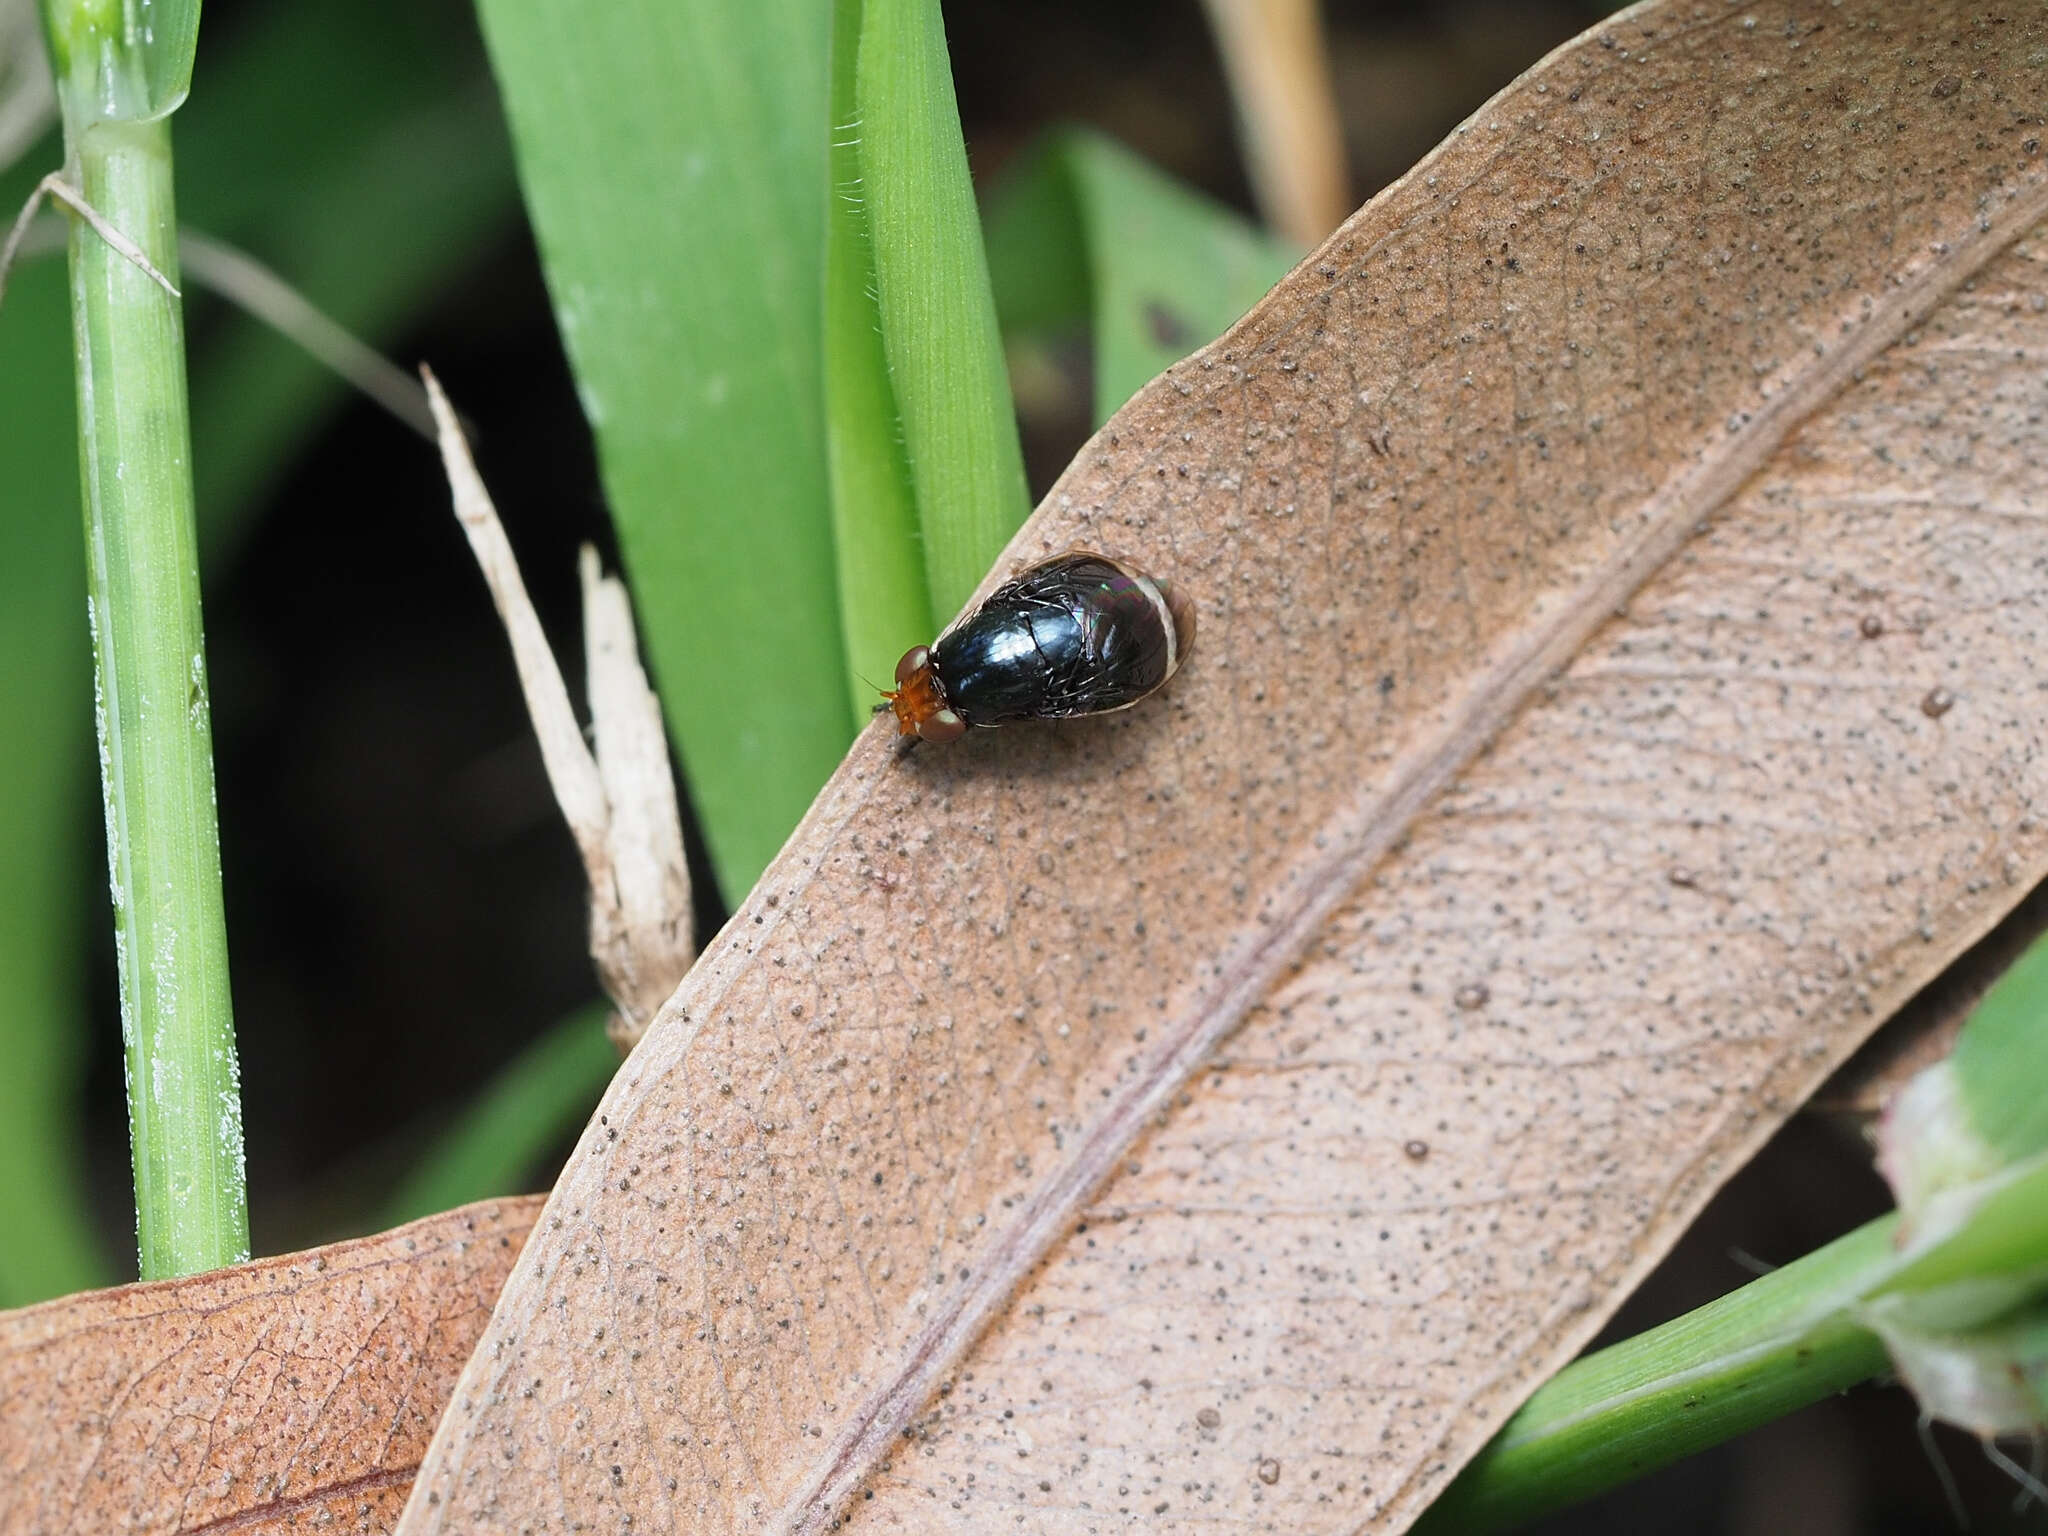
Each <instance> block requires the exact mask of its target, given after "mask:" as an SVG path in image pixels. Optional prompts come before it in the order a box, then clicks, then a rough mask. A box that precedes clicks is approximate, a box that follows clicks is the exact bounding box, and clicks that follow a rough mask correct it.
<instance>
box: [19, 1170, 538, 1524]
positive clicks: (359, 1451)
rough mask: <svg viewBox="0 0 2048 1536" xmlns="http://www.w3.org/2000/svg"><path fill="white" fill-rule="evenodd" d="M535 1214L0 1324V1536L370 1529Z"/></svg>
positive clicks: (388, 1519) (101, 1297) (502, 1212)
mask: <svg viewBox="0 0 2048 1536" xmlns="http://www.w3.org/2000/svg"><path fill="white" fill-rule="evenodd" d="M539 1212H540V1198H539V1197H538V1196H532V1197H529V1198H526V1199H521V1200H493V1201H485V1202H483V1203H481V1204H478V1205H468V1206H464V1207H463V1208H462V1209H460V1210H456V1211H449V1212H447V1213H445V1214H443V1215H440V1216H430V1217H428V1218H427V1219H426V1220H425V1221H416V1222H413V1223H412V1224H411V1225H409V1226H404V1227H400V1228H398V1229H397V1230H396V1231H393V1232H384V1233H380V1234H379V1235H377V1236H376V1237H366V1238H362V1239H359V1240H357V1241H354V1242H347V1243H335V1244H332V1245H330V1246H328V1247H325V1248H317V1249H314V1250H313V1251H312V1252H310V1253H296V1254H288V1255H286V1256H284V1257H283V1258H275V1259H262V1260H259V1261H258V1262H256V1263H254V1264H243V1265H239V1266H237V1267H236V1268H233V1269H224V1270H216V1271H214V1272H213V1273H211V1274H204V1275H190V1276H187V1277H186V1278H184V1279H182V1280H161V1281H156V1282H154V1283H152V1284H148V1285H125V1286H121V1287H120V1288H118V1289H116V1290H110V1291H88V1292H86V1293H85V1294H83V1295H79V1296H67V1297H65V1298H64V1299H63V1300H61V1301H52V1302H48V1303H45V1304H44V1305H42V1306H39V1307H28V1308H25V1309H23V1310H22V1311H19V1312H8V1313H4V1314H0V1533H7V1536H15V1533H20V1536H30V1533H42V1532H51V1531H152V1532H180V1533H193V1536H196V1533H199V1532H211V1531H219V1532H225V1531H233V1532H235V1533H237V1536H250V1533H262V1532H269V1531H276V1532H282V1531H287V1530H297V1531H304V1530H333V1531H351V1532H378V1531H386V1530H389V1529H390V1528H391V1524H392V1522H393V1521H394V1520H395V1519H396V1518H397V1516H398V1511H399V1508H400V1506H401V1505H402V1504H403V1503H404V1501H405V1494H406V1490H407V1489H408V1488H410V1487H411V1486H412V1477H413V1472H414V1470H415V1468H417V1467H418V1465H419V1459H420V1455H421V1453H422V1452H423V1451H425V1449H426V1446H427V1437H428V1436H429V1435H430V1434H431V1433H432V1432H433V1427H434V1422H435V1420H436V1419H437V1418H438V1417H439V1416H440V1413H441V1409H442V1408H443V1406H444V1405H445V1404H446V1403H447V1401H448V1391H449V1388H450V1387H451V1386H453V1384H454V1381H455V1374H456V1372H457V1370H458V1369H459V1368H460V1367H461V1365H462V1362H463V1360H464V1359H466V1358H467V1357H468V1355H469V1352H470V1349H471V1348H472V1346H474V1345H475V1343H476V1339H477V1335H478V1334H479V1333H480V1332H481V1331H482V1329H483V1324H484V1319H485V1317H486V1316H487V1315H488V1314H489V1310H490V1305H491V1302H492V1300H493V1299H494V1298H495V1297H496V1296H497V1294H498V1287H499V1286H500V1285H501V1284H502V1283H503V1281H504V1278H505V1273H506V1271H507V1270H509V1269H510V1268H511V1267H512V1260H513V1258H514V1257H515V1256H516V1255H517V1253H518V1251H519V1246H520V1244H521V1243H523V1242H524V1241H525V1240H526V1234H527V1231H528V1229H529V1228H530V1227H531V1226H532V1225H533V1221H534V1218H535V1217H536V1216H537V1215H538V1214H539Z"/></svg>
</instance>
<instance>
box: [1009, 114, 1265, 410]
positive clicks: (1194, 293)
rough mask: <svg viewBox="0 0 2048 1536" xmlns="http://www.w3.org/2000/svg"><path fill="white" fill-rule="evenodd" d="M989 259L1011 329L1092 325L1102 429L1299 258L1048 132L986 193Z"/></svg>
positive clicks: (1068, 136)
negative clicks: (996, 186) (1149, 383)
mask: <svg viewBox="0 0 2048 1536" xmlns="http://www.w3.org/2000/svg"><path fill="white" fill-rule="evenodd" d="M988 253H989V257H988V259H989V272H990V276H991V277H992V279H993V281H994V285H995V293H996V302H997V305H998V308H999V312H1000V314H1001V316H1002V322H1003V328H1004V330H1005V331H1006V332H1010V333H1012V334H1015V333H1018V332H1025V331H1043V330H1051V329H1055V328H1058V327H1060V326H1063V325H1066V324H1072V323H1077V322H1085V323H1086V324H1087V325H1088V327H1089V332H1090V335H1091V337H1092V340H1093V343H1094V349H1095V420H1096V421H1097V422H1098V423H1100V422H1103V421H1107V420H1108V419H1109V417H1110V416H1111V414H1112V413H1114V412H1115V410H1116V408H1117V407H1118V406H1120V405H1122V404H1123V403H1124V401H1126V400H1128V399H1129V398H1130V397H1131V396H1132V395H1133V394H1135V393H1136V392H1137V391H1138V390H1139V389H1140V388H1141V387H1142V386H1143V385H1145V384H1146V383H1147V382H1149V381H1150V380H1151V379H1153V378H1155V377H1157V376H1158V375H1159V374H1160V373H1161V372H1162V371H1164V370H1165V369H1166V367H1167V366H1168V365H1169V364H1172V363H1175V362H1178V361H1179V360H1180V359H1181V358H1183V357H1185V356H1187V354H1188V353H1190V352H1192V351H1194V350H1195V349H1196V348H1197V347H1200V346H1204V345H1206V344H1207V343H1209V342H1211V341H1213V340H1215V338H1216V337H1218V336H1220V335H1221V334H1222V333H1223V332H1224V331H1225V330H1227V329H1228V328H1229V327H1230V326H1231V324H1232V323H1234V322H1235V321H1236V320H1237V318H1238V317H1239V316H1240V315H1242V314H1243V313H1244V312H1245V311H1246V310H1248V309H1250V308H1251V307H1252V305H1254V304H1255V303H1257V302H1258V301H1259V299H1260V298H1262V297H1263V296H1264V295H1265V293H1266V290H1267V289H1269V288H1271V287H1272V286H1273V284H1275V283H1277V282H1278V281H1279V280H1280V279H1281V278H1282V277H1284V276H1285V275H1286V274H1287V272H1288V271H1289V270H1290V269H1291V268H1292V267H1293V266H1294V264H1295V263H1296V262H1297V261H1298V260H1300V257H1301V253H1300V252H1299V251H1298V250H1296V249H1294V248H1293V247H1291V246H1289V245H1288V244H1286V243H1285V242H1284V241H1281V240H1279V239H1277V238H1275V237H1274V236H1271V235H1268V234H1266V233H1264V232H1263V231H1261V230H1259V229H1258V228H1257V227H1256V226H1254V225H1252V224H1251V223H1249V222H1247V221H1246V220H1245V219H1243V218H1241V217H1240V216H1238V215H1237V214H1235V213H1233V212H1231V211H1230V210H1229V209H1227V208H1225V207H1223V206H1222V205H1221V204H1219V203H1215V202H1211V201H1210V200H1209V199H1208V198H1206V197H1203V196H1201V195H1200V194H1199V193H1196V192H1193V191H1190V190H1189V189H1188V188H1186V187H1184V186H1181V185H1180V184H1179V183H1177V182H1175V181H1173V180H1172V179H1171V178H1169V177H1167V176H1165V175H1163V174H1161V173H1160V172H1159V171H1157V170H1155V169H1153V168H1152V167H1151V166H1149V165H1147V164H1146V163H1145V162H1144V161H1143V160H1141V159H1139V158H1138V157H1137V156H1136V155H1134V154H1132V153H1131V152H1130V151H1129V150H1127V149H1125V148H1124V147H1123V146H1121V145H1120V144H1117V143H1116V142H1115V141H1113V140H1111V139H1108V138H1105V137H1103V136H1102V135H1101V134H1098V133H1093V132H1089V131H1087V130H1082V129H1072V130H1063V131H1060V132H1057V133H1054V134H1052V135H1050V136H1049V137H1048V138H1047V139H1046V140H1045V142H1044V143H1043V144H1042V145H1041V146H1040V147H1039V148H1038V149H1037V150H1036V151H1035V152H1034V153H1032V154H1030V155H1029V156H1027V157H1026V158H1025V160H1024V163H1023V164H1022V165H1021V166H1019V167H1018V168H1017V169H1016V170H1015V171H1014V172H1012V173H1011V174H1010V175H1009V176H1008V177H1006V178H1005V179H1004V181H1003V183H1002V184H1001V185H1000V186H999V187H998V188H997V189H996V190H995V192H994V193H993V194H992V195H991V197H990V199H989V218H988Z"/></svg>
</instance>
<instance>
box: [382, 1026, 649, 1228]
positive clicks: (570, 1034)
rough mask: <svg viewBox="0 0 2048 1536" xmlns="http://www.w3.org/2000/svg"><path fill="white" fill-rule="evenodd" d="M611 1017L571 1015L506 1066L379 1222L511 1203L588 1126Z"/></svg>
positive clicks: (610, 1060) (605, 1070) (608, 1073)
mask: <svg viewBox="0 0 2048 1536" xmlns="http://www.w3.org/2000/svg"><path fill="white" fill-rule="evenodd" d="M609 1012H610V1010H609V1009H607V1008H605V1007H602V1006H594V1007H590V1008H586V1009H584V1010H582V1011H581V1012H580V1013H575V1014H572V1015H570V1016H569V1017H568V1018H566V1019H564V1020H563V1021H562V1022H561V1023H560V1024H557V1025H556V1026H555V1027H554V1028H553V1029H552V1030H551V1031H549V1032H548V1033H547V1034H545V1035H543V1036H542V1037H541V1038H540V1039H538V1040H536V1041H535V1042H534V1043H533V1044H532V1045H530V1046H528V1047H527V1048H526V1049H525V1050H524V1051H522V1052H520V1054H519V1055H518V1056H517V1057H515V1058H514V1059H513V1060H512V1061H511V1062H510V1063H508V1064H507V1065H506V1066H505V1067H504V1068H503V1069H502V1070H501V1071H500V1072H499V1073H498V1075H497V1076H496V1077H495V1078H493V1079H492V1080H491V1082H490V1083H489V1084H488V1085H486V1086H485V1088H484V1089H483V1091H482V1092H481V1093H479V1094H478V1095H477V1096H476V1098H475V1099H474V1100H473V1101H472V1102H471V1103H470V1105H469V1107H468V1108H466V1109H465V1110H464V1111H463V1112H462V1114H461V1116H460V1117H459V1118H458V1119H457V1120H456V1121H455V1122H454V1123H453V1124H452V1125H450V1126H449V1127H448V1129H447V1130H446V1132H444V1133H443V1134H442V1136H441V1137H440V1138H439V1140H438V1141H437V1142H436V1143H435V1145H433V1146H432V1147H431V1148H429V1149H428V1151H427V1152H426V1154H425V1155H424V1156H423V1157H421V1158H420V1160H419V1162H418V1163H417V1164H416V1165H415V1166H414V1167H413V1169H412V1170H411V1172H410V1173H409V1174H408V1175H407V1176H406V1179H405V1182H404V1183H403V1184H402V1185H401V1186H400V1187H399V1189H398V1191H397V1192H396V1193H395V1194H394V1195H393V1196H392V1197H391V1200H390V1203H389V1204H388V1205H387V1206H386V1207H385V1210H384V1215H383V1219H382V1223H381V1224H382V1225H383V1226H384V1227H395V1226H398V1225H400V1224H401V1223H403V1222H408V1221H413V1220H416V1219H417V1218H419V1217H421V1216H431V1215H433V1214H434V1212H436V1211H447V1210H453V1209H454V1208H455V1207H456V1206H458V1205H464V1204H467V1203H468V1202H469V1201H471V1200H483V1199H486V1198H488V1197H490V1196H492V1195H516V1194H519V1193H521V1192H522V1191H523V1190H524V1188H525V1181H526V1180H527V1178H528V1177H529V1175H531V1174H532V1172H533V1169H534V1165H535V1164H536V1163H537V1162H538V1161H539V1160H540V1158H541V1157H542V1155H543V1154H545V1153H546V1152H547V1151H548V1149H549V1148H551V1147H553V1146H555V1145H556V1144H557V1143H558V1142H560V1141H562V1140H563V1139H564V1138H565V1137H566V1136H568V1135H569V1133H570V1132H571V1131H573V1130H574V1129H575V1128H576V1127H577V1126H579V1125H581V1124H582V1123H583V1122H584V1121H585V1120H586V1119H588V1118H589V1116H590V1112H591V1111H592V1110H593V1109H594V1108H595V1107H596V1105H597V1101H598V1098H599V1096H600V1095H601V1094H602V1093H603V1092H604V1085H605V1084H606V1083H608V1082H610V1081H611V1079H612V1073H613V1072H614V1071H616V1070H617V1069H618V1065H619V1053H618V1051H617V1050H616V1049H615V1048H614V1047H613V1045H612V1043H611V1041H610V1040H609V1039H607V1038H606V1037H605V1020H606V1018H607V1017H608V1015H609Z"/></svg>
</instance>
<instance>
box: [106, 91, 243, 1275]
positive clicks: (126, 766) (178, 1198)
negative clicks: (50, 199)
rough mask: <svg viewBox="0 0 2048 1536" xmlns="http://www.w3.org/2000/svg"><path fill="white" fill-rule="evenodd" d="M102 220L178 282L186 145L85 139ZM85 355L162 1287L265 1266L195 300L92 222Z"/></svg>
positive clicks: (142, 128)
mask: <svg viewBox="0 0 2048 1536" xmlns="http://www.w3.org/2000/svg"><path fill="white" fill-rule="evenodd" d="M65 105H66V112H67V118H66V129H67V136H68V138H69V140H70V150H71V159H72V166H73V174H74V175H75V176H76V178H77V181H78V185H79V188H80V191H81V192H82V193H83V195H84V197H85V200H86V201H87V202H88V203H89V204H91V205H92V206H93V207H94V208H95V209H97V210H98V211H99V212H100V214H101V215H102V216H103V217H105V218H106V219H107V220H108V221H109V222H110V223H112V224H113V225H114V227H115V228H117V229H119V230H121V231H123V232H124V233H126V234H127V235H128V237H129V238H130V239H132V240H134V241H135V242H136V243H137V244H138V245H139V246H141V248H142V249H143V251H144V252H145V253H146V254H147V255H148V257H149V259H150V260H151V261H152V262H154V263H155V264H156V266H157V268H158V269H159V270H160V271H162V272H164V273H166V274H168V275H170V276H171V278H172V280H173V281H176V273H177V242H176V236H175V231H176V228H177V221H176V215H175V211H174V207H173V202H172V196H171V134H170V125H169V124H168V123H167V122H166V121H164V120H162V119H158V120H156V121H152V122H135V121H123V120H112V119H100V120H87V121H84V122H82V123H81V122H80V121H79V120H78V118H79V115H80V114H76V113H74V111H73V109H74V106H75V105H76V103H75V101H74V99H73V95H72V93H68V92H67V94H66V100H65ZM70 256H71V315H72V338H73V344H74V348H75V353H76V363H77V377H78V417H79V466H80V473H81V478H82V480H83V484H84V493H85V538H86V560H87V566H88V573H87V582H88V598H89V605H90V606H89V613H90V617H91V620H92V630H93V655H94V664H95V667H96V669H97V683H96V688H97V693H96V699H97V716H98V720H97V724H98V732H99V745H100V771H101V787H102V791H103V795H104V800H105V809H106V823H107V862H108V867H109V875H110V879H111V881H112V886H113V904H114V922H115V939H116V945H117V949H116V956H117V960H118V962H119V966H120V985H121V1032H122V1042H123V1045H124V1048H125V1051H126V1066H127V1078H128V1105H129V1124H130V1133H131V1137H132V1141H133V1152H134V1160H135V1209H136V1237H137V1244H138V1247H139V1249H140V1255H141V1269H142V1276H143V1278H144V1279H157V1278H161V1277H164V1276H169V1275H180V1274H190V1273H193V1272H195V1271H198V1270H204V1269H213V1268H217V1267H219V1266H221V1265H223V1264H231V1263H235V1262H238V1261H239V1260H242V1259H245V1258H247V1257H248V1253H249V1219H248V1202H247V1196H246V1191H245V1186H244V1174H243V1167H242V1111H241V1093H240V1086H239V1082H238V1077H237V1072H236V1065H235V1042H234V1021H233V1017H232V1014H231V1012H230V1009H229V1002H228V966H227V925H226V921H225V917H224V914H223V910H222V902H221V882H220V839H219V831H218V823H217V821H216V818H215V810H214V789H213V731H212V724H211V715H210V708H209V703H208V698H207V684H206V662H205V648H204V644H203V640H202V634H201V628H200V617H199V564H198V552H197V548H196V538H195V530H194V521H193V496H192V463H191V447H190V443H191V434H190V431H189V427H188V422H187V408H186V400H185V338H184V326H183V321H182V318H181V315H180V310H179V305H178V302H177V301H176V300H175V299H173V298H172V297H171V296H170V295H169V294H167V293H165V292H164V290H163V289H162V288H160V287H158V286H157V284H156V283H154V282H153V281H151V279H150V278H149V277H148V276H147V275H145V274H144V273H143V272H142V271H140V270H139V269H138V268H137V267H135V266H134V265H133V264H131V263H130V262H128V261H127V260H125V259H124V258H122V257H121V256H120V255H118V254H117V253H116V252H114V251H113V250H111V249H110V248H109V247H108V246H107V245H106V243H105V242H104V241H102V240H101V239H100V237H99V236H98V235H96V234H94V233H93V232H92V231H91V230H90V229H89V228H87V227H86V226H85V225H84V224H83V223H81V222H74V224H73V228H72V235H71V251H70Z"/></svg>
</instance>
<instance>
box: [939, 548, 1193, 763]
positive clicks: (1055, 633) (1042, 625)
mask: <svg viewBox="0 0 2048 1536" xmlns="http://www.w3.org/2000/svg"><path fill="white" fill-rule="evenodd" d="M1178 651H1179V647H1178V645H1177V644H1176V637H1175V633H1174V617H1173V615H1172V614H1171V612H1170V611H1169V610H1168V607H1167V604H1166V602H1165V600H1164V599H1163V598H1162V596H1161V595H1160V592H1159V587H1158V584H1156V583H1154V582H1152V581H1151V580H1150V579H1149V578H1146V577H1141V576H1137V575H1135V574H1133V573H1131V572H1129V571H1127V570H1125V569H1124V568H1123V567H1122V566H1120V565H1118V564H1116V563H1115V562H1113V561H1110V560H1107V559H1104V558H1103V557H1101V556H1099V555H1076V556H1072V557H1069V558H1067V559H1064V560H1056V561H1050V562H1047V563H1046V564H1045V565H1042V566H1038V567H1035V568H1033V569H1032V570H1030V571H1027V572H1025V573H1024V575H1022V576H1020V577H1019V578H1018V579H1017V580H1016V581H1014V582H1012V583H1010V584H1009V585H1008V586H1005V587H1002V588H1000V589H998V590H997V591H996V592H994V593H993V594H991V595H990V597H989V599H988V601H987V602H986V603H984V604H983V605H982V606H981V607H980V608H979V609H977V610H976V611H975V613H974V614H973V615H972V616H971V617H969V618H968V619H967V620H966V621H965V622H964V623H962V624H961V625H960V627H959V628H958V629H955V630H953V631H952V632H951V633H949V634H946V635H943V636H941V637H940V639H939V641H938V643H937V644H936V645H935V646H934V647H933V648H932V664H933V666H934V667H935V668H936V669H937V671H938V674H939V678H940V681H941V682H942V684H943V685H944V688H945V693H946V698H947V700H948V701H949V702H950V703H951V705H952V707H953V708H954V710H955V711H957V712H958V713H959V715H960V717H961V718H962V719H964V720H966V721H967V722H968V723H969V724H970V725H998V724H1001V723H1002V722H1003V721H1005V720H1029V719H1049V718H1050V719H1057V718H1061V717H1065V716H1069V715H1090V714H1097V713H1100V712H1103V711H1105V710H1113V709H1123V708H1125V707H1126V706H1128V705H1131V704H1135V703H1137V701H1138V700H1140V699H1142V698H1143V697H1145V695H1146V694H1148V693H1150V692H1152V690H1153V689H1155V688H1157V687H1158V686H1159V685H1160V684H1161V683H1163V682H1165V681H1166V679H1167V677H1168V676H1170V675H1171V673H1172V672H1173V669H1174V666H1175V664H1176V663H1177V662H1178V661H1179V659H1180V658H1179V654H1178Z"/></svg>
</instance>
